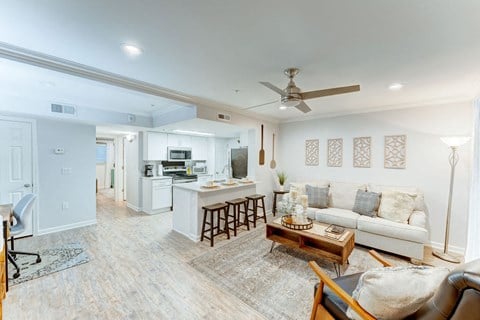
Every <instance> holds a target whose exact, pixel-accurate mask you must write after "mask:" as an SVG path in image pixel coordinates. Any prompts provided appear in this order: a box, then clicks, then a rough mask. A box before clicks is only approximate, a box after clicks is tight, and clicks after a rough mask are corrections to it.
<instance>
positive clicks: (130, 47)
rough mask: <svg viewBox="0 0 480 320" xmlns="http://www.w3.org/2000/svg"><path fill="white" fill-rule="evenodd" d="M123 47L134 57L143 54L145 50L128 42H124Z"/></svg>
mask: <svg viewBox="0 0 480 320" xmlns="http://www.w3.org/2000/svg"><path fill="white" fill-rule="evenodd" d="M122 49H123V51H124V52H125V53H126V54H128V55H129V56H132V57H135V56H138V55H141V54H142V52H143V50H142V49H140V48H139V47H137V46H134V45H133V44H126V43H124V44H122Z"/></svg>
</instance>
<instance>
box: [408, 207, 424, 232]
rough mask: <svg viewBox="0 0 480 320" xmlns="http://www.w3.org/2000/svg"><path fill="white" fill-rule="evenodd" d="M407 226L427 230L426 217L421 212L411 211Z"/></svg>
mask: <svg viewBox="0 0 480 320" xmlns="http://www.w3.org/2000/svg"><path fill="white" fill-rule="evenodd" d="M408 224H409V225H411V226H417V227H421V228H425V229H426V228H427V215H426V214H425V212H423V211H413V212H412V214H411V215H410V218H409V219H408Z"/></svg>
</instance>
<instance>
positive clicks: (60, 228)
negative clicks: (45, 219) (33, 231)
mask: <svg viewBox="0 0 480 320" xmlns="http://www.w3.org/2000/svg"><path fill="white" fill-rule="evenodd" d="M93 224H97V219H94V220H87V221H81V222H77V223H72V224H66V225H63V226H58V227H52V228H47V229H41V230H38V234H37V235H44V234H49V233H55V232H60V231H66V230H71V229H76V228H81V227H86V226H91V225H93Z"/></svg>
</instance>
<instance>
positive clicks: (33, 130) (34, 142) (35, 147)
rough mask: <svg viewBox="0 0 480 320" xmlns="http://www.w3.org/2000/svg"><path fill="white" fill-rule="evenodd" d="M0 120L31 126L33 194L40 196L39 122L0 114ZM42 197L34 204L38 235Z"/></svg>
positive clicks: (34, 225)
mask: <svg viewBox="0 0 480 320" xmlns="http://www.w3.org/2000/svg"><path fill="white" fill-rule="evenodd" d="M0 120H3V121H15V122H24V123H29V124H30V126H31V127H30V129H31V130H30V133H31V135H32V136H31V138H32V146H31V147H32V186H33V187H32V193H34V194H36V195H37V196H38V195H39V191H40V190H39V187H38V184H39V177H38V140H37V120H35V119H31V118H23V117H12V116H5V115H2V114H0ZM40 201H41V199H40V197H37V201H35V203H34V210H35V212H36V214H34V215H33V226H32V234H33V235H37V234H38V230H39V229H40V228H39V220H40V219H39V218H38V217H39V216H40V209H39V208H40V204H39V203H40Z"/></svg>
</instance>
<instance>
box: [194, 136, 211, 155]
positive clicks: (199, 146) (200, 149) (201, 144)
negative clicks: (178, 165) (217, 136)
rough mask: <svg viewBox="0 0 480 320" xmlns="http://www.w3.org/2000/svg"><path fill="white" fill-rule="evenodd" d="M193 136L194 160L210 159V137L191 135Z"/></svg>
mask: <svg viewBox="0 0 480 320" xmlns="http://www.w3.org/2000/svg"><path fill="white" fill-rule="evenodd" d="M191 138H192V144H191V145H192V160H207V159H208V149H209V148H208V146H209V144H208V138H205V137H191Z"/></svg>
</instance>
